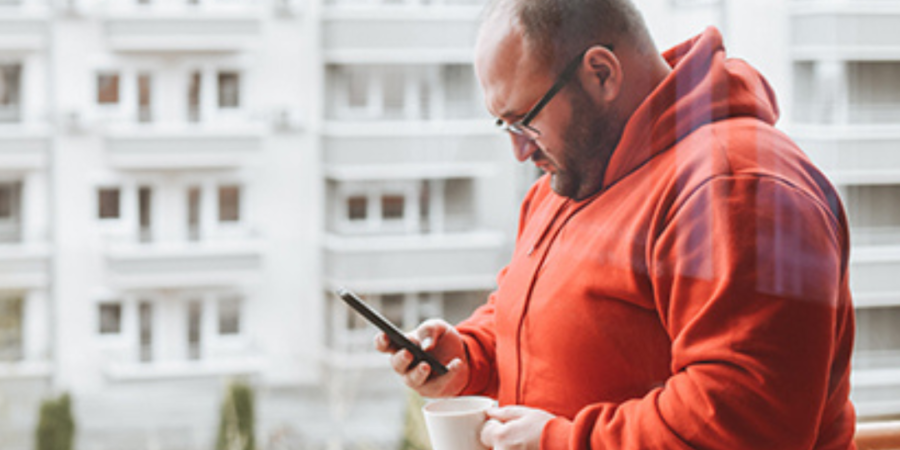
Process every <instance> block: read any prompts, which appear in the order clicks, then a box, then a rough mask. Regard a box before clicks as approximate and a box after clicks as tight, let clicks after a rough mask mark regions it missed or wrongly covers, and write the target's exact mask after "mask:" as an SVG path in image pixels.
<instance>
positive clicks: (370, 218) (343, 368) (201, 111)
mask: <svg viewBox="0 0 900 450" xmlns="http://www.w3.org/2000/svg"><path fill="white" fill-rule="evenodd" d="M850 3H851V2H842V1H837V0H834V1H825V0H821V1H819V0H796V1H787V0H754V1H753V2H747V1H743V0H733V1H728V0H720V1H715V0H713V1H707V0H702V1H698V0H693V1H692V0H638V4H639V5H640V7H641V8H642V10H643V11H644V12H645V14H646V17H647V20H648V22H649V23H650V26H651V28H652V30H653V31H654V33H655V35H656V37H657V40H658V41H659V43H660V47H661V48H666V47H668V46H671V45H674V44H675V43H677V42H680V41H682V40H684V39H687V38H688V37H690V36H692V35H694V34H697V33H699V32H700V31H702V29H703V28H704V27H705V26H706V25H708V24H716V25H718V26H719V27H720V28H721V29H722V30H723V33H724V35H725V38H726V44H727V47H728V49H729V52H730V53H731V54H732V55H736V56H740V57H743V58H745V59H748V60H749V61H750V62H751V63H752V64H753V65H754V66H756V67H757V68H759V69H761V71H762V72H763V73H764V74H765V75H766V76H767V78H768V79H769V80H770V81H771V82H772V84H773V85H774V87H775V89H776V92H777V93H778V95H779V98H780V100H781V102H782V111H783V119H782V125H783V127H785V128H787V129H788V130H789V131H790V132H791V134H793V135H794V136H795V137H796V138H797V140H798V142H799V143H800V144H801V146H802V147H803V148H804V149H805V150H806V151H807V152H808V153H809V154H810V155H811V156H812V157H813V159H815V160H816V161H817V162H818V163H819V164H820V165H821V166H822V167H823V168H824V169H825V170H826V172H827V173H828V174H829V175H830V176H831V177H832V179H833V180H834V181H835V182H836V183H838V184H840V186H841V189H842V191H841V192H842V194H843V195H844V199H845V201H846V204H847V206H848V210H849V212H850V217H851V222H852V226H853V228H854V236H853V238H854V242H855V243H856V247H855V248H854V261H853V269H852V270H853V274H854V275H853V276H854V278H853V283H854V285H853V287H854V292H855V295H856V299H857V306H858V308H859V309H858V315H859V334H860V339H859V343H858V352H857V360H856V365H857V368H858V370H857V371H856V373H855V375H854V398H855V399H856V401H857V402H858V404H859V406H860V412H861V413H862V414H863V415H864V416H866V417H878V416H885V415H896V414H900V400H898V399H900V386H898V385H897V380H900V375H898V372H897V370H898V367H900V365H898V363H897V361H898V358H897V351H898V349H900V337H898V336H900V335H898V334H897V331H896V330H898V329H900V326H898V324H900V316H898V314H900V313H898V311H900V309H898V305H900V286H894V285H892V284H891V283H894V281H893V280H894V279H895V278H896V277H894V276H891V274H892V273H893V272H892V270H894V266H896V265H897V262H898V261H900V259H898V258H897V257H895V256H896V255H895V253H897V252H896V251H895V250H896V249H894V246H896V245H897V244H898V242H900V241H898V240H897V239H896V236H895V235H896V234H897V233H896V228H898V227H900V219H898V215H900V213H898V211H900V207H898V205H897V204H896V201H897V199H898V198H900V188H897V187H896V186H895V185H897V184H898V183H900V178H898V177H897V174H896V173H895V172H898V173H900V161H895V159H896V158H894V157H893V156H891V150H892V149H893V146H894V144H897V143H898V142H900V137H898V136H900V134H898V133H897V121H898V119H900V115H898V114H897V111H898V110H900V108H898V104H900V85H898V84H897V80H900V76H898V75H900V69H898V68H897V67H898V64H900V63H898V61H900V53H898V52H897V50H896V48H898V47H900V42H893V41H891V39H893V37H892V36H894V35H896V33H893V34H891V33H889V32H888V31H887V30H890V29H892V28H891V27H894V28H896V27H895V25H897V24H900V1H895V0H877V1H874V0H873V1H869V2H859V1H855V2H852V7H851V5H850ZM859 5H863V6H862V9H860V6H859ZM481 8H482V2H481V1H480V0H381V1H376V0H309V1H300V0H272V1H268V2H267V1H264V0H256V1H253V0H107V1H103V0H59V1H52V0H0V267H2V269H3V270H0V448H3V449H12V450H18V449H22V450H25V449H30V448H31V446H32V441H33V430H34V426H35V423H36V419H37V408H38V404H39V401H40V399H41V398H43V397H45V396H48V395H51V394H55V393H58V392H62V391H68V392H70V393H71V394H72V395H73V400H74V405H75V406H74V407H75V411H74V412H75V419H76V421H77V424H78V445H77V447H78V448H79V449H81V450H94V449H96V450H105V449H135V450H143V449H162V450H169V449H172V450H176V449H179V450H180V449H184V450H193V449H205V448H210V447H211V446H212V445H213V442H214V438H215V431H216V426H217V420H218V407H219V401H220V398H221V395H222V391H223V387H224V386H225V384H226V383H227V382H228V381H229V380H231V379H234V378H242V379H247V380H249V381H250V382H251V383H253V385H254V386H256V387H257V395H258V398H257V407H258V431H257V435H258V441H259V445H260V447H261V448H265V449H269V448H271V449H285V448H291V449H294V448H303V449H306V448H356V447H359V446H361V445H367V446H369V447H368V448H371V447H375V448H396V445H397V444H398V443H399V440H400V439H401V433H402V431H403V407H404V396H405V393H404V390H403V388H402V386H400V384H399V382H398V380H396V379H395V377H393V376H392V374H391V373H390V371H389V370H388V369H387V363H386V361H385V359H384V357H382V356H381V355H378V354H375V353H373V351H372V345H371V338H372V336H373V335H374V331H373V329H372V328H371V327H370V326H368V325H366V324H365V323H363V322H361V321H360V320H358V318H357V317H356V316H354V315H353V314H351V313H350V312H349V310H348V309H347V308H346V307H345V306H344V305H343V304H342V303H340V301H339V299H337V298H336V297H335V296H334V295H333V294H332V292H333V291H334V289H336V288H337V287H340V286H346V287H348V288H350V289H352V290H354V291H356V292H358V293H360V294H362V295H363V296H364V297H365V298H366V299H367V300H368V301H370V302H371V303H373V304H374V305H375V306H377V307H378V308H379V309H380V310H381V311H383V312H384V313H385V315H386V316H388V317H389V318H390V319H392V320H393V321H395V322H396V323H398V324H400V325H402V326H403V327H404V328H412V327H414V326H415V325H416V324H417V323H418V322H420V321H421V320H422V319H424V318H428V317H435V316H441V317H446V318H448V319H449V320H451V321H457V320H459V319H462V318H464V317H465V316H466V315H467V314H468V313H469V312H470V311H471V310H472V309H473V308H475V307H476V306H477V305H478V304H480V303H481V302H483V301H484V300H485V298H486V296H487V293H488V292H490V291H491V290H492V289H493V287H494V283H495V281H494V280H495V276H496V273H497V272H498V270H499V269H500V268H501V267H502V265H503V264H504V262H505V260H506V259H507V257H508V255H509V254H510V251H511V246H512V239H513V236H514V234H515V231H516V230H515V227H516V224H517V217H516V215H517V212H518V202H519V199H521V197H522V195H523V194H524V191H525V189H526V188H527V186H528V185H529V184H530V182H531V181H532V180H533V179H534V176H535V173H534V170H533V169H531V168H530V167H528V165H518V164H516V163H515V162H514V159H513V158H512V157H511V152H510V149H509V147H508V145H509V144H508V143H507V140H506V139H505V138H504V137H503V136H502V135H501V134H499V133H498V132H497V130H496V129H495V128H494V127H493V123H492V120H491V118H490V117H489V116H487V114H486V112H484V107H483V104H482V99H481V94H480V92H479V89H478V85H477V81H476V80H475V78H474V74H473V71H472V67H471V61H472V46H473V44H474V39H475V33H476V30H477V27H478V21H479V14H480V12H481ZM761 24H765V25H761ZM761 27H768V29H767V32H766V33H765V34H766V36H765V39H762V38H761V37H760V31H759V29H760V28H761ZM879 27H880V28H879ZM847 29H852V30H855V31H854V32H853V33H851V34H849V35H843V34H841V33H839V32H838V30H847ZM878 30H882V31H880V32H879V31H878ZM894 40H896V39H894Z"/></svg>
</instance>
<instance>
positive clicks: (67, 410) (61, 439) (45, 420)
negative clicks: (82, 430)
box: [34, 394, 75, 450]
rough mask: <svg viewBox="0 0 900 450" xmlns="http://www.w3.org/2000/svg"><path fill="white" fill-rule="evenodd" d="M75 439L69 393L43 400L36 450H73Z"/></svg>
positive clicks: (36, 436)
mask: <svg viewBox="0 0 900 450" xmlns="http://www.w3.org/2000/svg"><path fill="white" fill-rule="evenodd" d="M74 440H75V420H74V419H73V418H72V401H71V398H70V397H69V394H63V395H61V396H59V398H55V399H53V398H49V399H45V400H44V401H43V402H41V411H40V416H39V418H38V426H37V430H36V431H35V440H34V442H35V446H34V448H35V450H72V444H73V442H74Z"/></svg>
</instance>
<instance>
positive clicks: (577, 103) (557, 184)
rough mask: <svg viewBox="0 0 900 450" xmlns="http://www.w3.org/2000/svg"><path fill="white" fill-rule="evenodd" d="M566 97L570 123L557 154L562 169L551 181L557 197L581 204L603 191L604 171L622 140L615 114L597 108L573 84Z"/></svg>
mask: <svg viewBox="0 0 900 450" xmlns="http://www.w3.org/2000/svg"><path fill="white" fill-rule="evenodd" d="M571 89H572V95H570V96H566V97H567V98H568V101H569V105H570V107H571V110H572V120H571V121H570V122H569V125H568V126H567V127H566V130H565V136H566V143H565V146H566V147H565V148H564V149H562V151H561V152H558V153H559V154H560V155H562V156H561V162H562V166H563V167H560V168H559V171H558V172H557V173H556V174H555V175H554V176H553V178H552V180H551V187H552V188H553V190H554V192H556V193H557V194H559V195H561V196H563V197H568V198H571V199H574V200H584V199H585V198H588V197H590V196H592V195H594V194H596V193H597V192H599V191H600V189H601V188H602V187H603V180H604V177H605V175H606V168H607V167H608V166H609V159H610V157H612V153H613V150H615V148H616V146H617V145H618V143H619V139H620V138H621V131H622V130H621V127H620V125H619V117H618V114H617V113H616V112H615V111H613V110H612V108H610V107H609V106H608V105H605V106H602V105H596V104H594V102H592V101H591V100H590V97H588V93H587V92H585V91H584V88H582V87H581V85H579V84H577V83H573V85H572V87H571Z"/></svg>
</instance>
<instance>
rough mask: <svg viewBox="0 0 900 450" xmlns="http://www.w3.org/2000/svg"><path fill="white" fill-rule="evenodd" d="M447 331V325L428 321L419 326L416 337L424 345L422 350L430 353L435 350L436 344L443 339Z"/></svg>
mask: <svg viewBox="0 0 900 450" xmlns="http://www.w3.org/2000/svg"><path fill="white" fill-rule="evenodd" d="M446 331H447V325H446V323H444V322H442V321H439V320H427V321H425V322H423V323H422V324H421V325H419V328H417V329H416V331H415V335H416V338H417V339H418V340H419V342H421V343H422V350H425V351H429V350H431V349H432V348H434V345H435V343H436V342H437V341H438V340H440V339H441V336H443V335H444V333H445V332H446Z"/></svg>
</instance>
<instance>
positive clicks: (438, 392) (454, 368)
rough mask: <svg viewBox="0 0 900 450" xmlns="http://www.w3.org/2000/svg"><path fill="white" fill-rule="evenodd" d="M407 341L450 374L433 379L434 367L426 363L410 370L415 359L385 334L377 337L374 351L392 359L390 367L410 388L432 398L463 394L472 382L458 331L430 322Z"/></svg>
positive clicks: (414, 331)
mask: <svg viewBox="0 0 900 450" xmlns="http://www.w3.org/2000/svg"><path fill="white" fill-rule="evenodd" d="M406 337H408V338H409V340H411V341H413V342H414V343H416V345H419V346H420V347H422V350H425V351H426V352H428V353H431V354H432V356H434V357H435V358H437V360H438V361H441V362H442V363H444V365H446V366H447V370H448V372H447V373H445V374H444V375H440V376H434V377H432V376H431V366H429V365H428V363H426V362H424V361H423V362H420V363H419V364H418V365H416V366H415V367H412V368H410V367H409V366H410V364H412V362H413V355H412V354H411V353H410V352H409V351H407V350H401V349H399V348H397V347H396V346H394V345H392V344H391V342H390V340H388V338H387V336H386V335H385V334H384V333H379V334H378V335H377V336H375V348H376V349H377V350H378V351H379V352H382V353H388V354H390V355H391V367H393V368H394V371H395V372H397V373H398V374H399V375H400V376H401V377H403V382H404V383H406V385H407V386H409V387H410V388H411V389H413V390H414V391H416V392H418V393H419V395H421V396H423V397H429V398H438V397H452V396H455V395H458V394H459V393H460V392H462V390H463V388H465V387H466V383H468V381H469V364H468V361H467V358H466V350H465V347H464V346H463V340H462V337H461V336H460V334H459V332H458V331H456V328H453V326H452V325H450V324H449V323H447V322H445V321H443V320H439V319H431V320H427V321H425V322H423V323H422V324H421V325H419V327H418V328H416V329H415V330H413V331H412V332H411V333H409V334H407V335H406ZM447 361H450V362H449V363H447Z"/></svg>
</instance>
